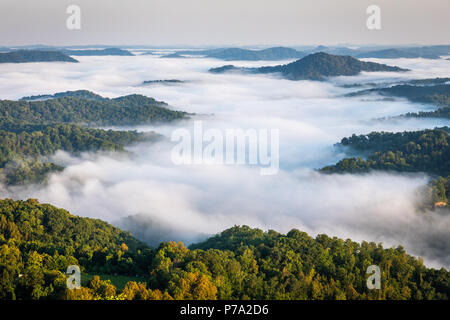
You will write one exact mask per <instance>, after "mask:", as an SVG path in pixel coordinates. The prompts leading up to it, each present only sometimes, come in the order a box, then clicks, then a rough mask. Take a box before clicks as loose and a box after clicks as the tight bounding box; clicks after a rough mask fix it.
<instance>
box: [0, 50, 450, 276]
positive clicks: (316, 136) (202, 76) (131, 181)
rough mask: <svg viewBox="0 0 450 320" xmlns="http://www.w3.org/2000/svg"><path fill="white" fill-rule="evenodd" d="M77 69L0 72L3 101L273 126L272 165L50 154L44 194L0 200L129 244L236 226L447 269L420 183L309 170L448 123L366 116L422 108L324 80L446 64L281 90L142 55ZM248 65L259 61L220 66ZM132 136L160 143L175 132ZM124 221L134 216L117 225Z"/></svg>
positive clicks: (140, 152) (152, 152)
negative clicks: (367, 246) (80, 101)
mask: <svg viewBox="0 0 450 320" xmlns="http://www.w3.org/2000/svg"><path fill="white" fill-rule="evenodd" d="M79 60H80V61H81V63H79V64H62V63H39V64H37V63H30V64H20V65H12V64H4V65H0V88H2V89H1V90H0V93H1V98H2V99H6V98H8V99H17V98H20V97H22V96H25V95H32V94H43V93H55V92H60V91H65V90H77V89H88V90H91V91H94V92H96V93H98V94H101V95H104V96H108V97H116V96H120V95H125V94H130V93H141V94H144V95H147V96H150V97H154V98H155V99H157V100H163V101H166V102H168V103H170V105H171V106H172V107H173V108H175V109H179V110H185V111H189V112H195V113H197V114H198V116H195V117H194V118H195V119H202V120H203V124H204V126H205V128H217V129H227V128H241V129H247V128H255V129H259V128H266V129H279V130H280V167H281V170H280V172H279V174H278V175H275V176H261V175H260V174H259V172H260V171H259V168H257V167H251V166H207V165H202V166H194V165H191V166H175V165H173V164H172V163H171V161H170V148H171V144H170V143H168V142H161V143H157V144H153V145H149V144H140V145H137V146H134V147H130V148H129V149H130V151H133V155H131V156H124V155H111V154H84V155H83V156H82V157H80V158H73V157H71V156H69V155H67V154H65V153H62V152H58V153H57V154H56V155H55V156H54V160H55V161H57V162H59V163H63V164H65V165H66V166H67V168H66V169H65V170H64V171H63V172H62V173H58V174H54V175H53V176H52V177H51V179H50V181H49V184H48V185H47V186H46V187H39V188H36V187H28V188H18V189H13V190H6V189H4V188H3V189H2V191H0V196H11V197H14V198H27V197H36V198H38V199H39V200H40V201H42V202H49V203H52V204H54V205H57V206H60V207H63V208H65V209H67V210H69V211H71V212H73V213H74V214H78V215H81V216H89V217H96V218H101V219H105V220H107V221H110V222H113V223H117V224H119V225H122V226H125V227H127V228H131V229H133V231H135V233H136V234H138V235H139V236H140V237H142V238H144V239H146V240H148V241H150V242H156V241H159V240H169V239H171V240H184V241H187V242H192V241H198V239H201V238H202V237H205V235H208V234H211V233H216V232H219V231H221V230H223V229H225V228H227V227H230V226H233V225H234V224H248V225H250V226H252V227H260V228H264V229H269V228H271V229H275V230H277V231H281V232H286V231H288V230H290V229H292V228H298V229H301V230H304V231H307V232H309V233H310V234H311V235H315V234H317V233H327V234H329V235H331V236H339V237H342V238H351V239H353V240H356V241H361V240H367V241H376V242H383V244H385V245H386V246H397V245H403V246H404V247H405V248H406V249H407V251H408V252H409V253H411V254H415V255H420V256H423V257H424V258H425V261H426V262H427V264H429V265H432V266H446V267H449V266H450V252H449V250H448V248H449V247H450V235H449V234H450V233H449V232H448V231H449V230H450V217H448V216H442V215H441V216H440V215H436V214H434V213H426V214H425V213H423V214H421V213H418V212H416V210H415V209H414V206H415V204H416V202H417V201H418V200H420V199H419V198H418V195H417V193H416V192H417V188H418V187H420V186H421V185H423V184H424V183H426V182H427V181H428V178H427V177H426V176H422V175H397V174H387V173H377V174H369V175H363V176H352V175H331V176H326V175H321V174H318V173H317V172H315V171H314V169H316V168H320V167H322V166H324V165H328V164H332V163H334V162H336V161H338V160H339V159H341V158H342V157H343V156H344V155H343V154H339V153H337V152H336V150H334V148H333V144H334V143H336V142H338V141H340V139H341V138H343V137H345V136H349V135H351V134H353V133H356V134H362V133H368V132H371V131H375V130H377V131H381V130H384V131H400V130H418V129H423V128H432V127H435V126H442V125H449V124H450V123H449V121H443V120H436V119H423V120H420V119H411V120H402V121H384V122H381V121H371V119H374V118H380V117H385V116H391V115H398V114H402V113H405V112H409V111H418V110H424V109H427V108H431V106H425V105H419V104H413V103H410V102H408V101H406V100H403V99H397V100H395V101H379V100H377V99H376V98H374V97H370V98H368V97H365V98H362V97H358V98H344V97H343V95H344V94H345V93H348V92H351V91H352V90H356V89H355V88H353V89H348V88H342V87H338V86H336V85H335V84H352V83H358V82H367V83H368V82H385V81H391V80H392V77H394V78H396V79H415V78H424V77H436V76H441V77H443V76H448V75H449V74H450V63H449V61H445V60H425V59H398V60H392V61H383V62H385V63H389V64H395V65H399V66H401V67H406V68H411V69H413V71H412V72H409V73H398V74H390V73H389V74H388V73H364V74H362V75H359V76H356V77H347V78H337V79H333V80H332V82H312V81H288V80H283V79H278V78H276V77H271V76H260V75H258V76H251V75H245V76H243V75H227V74H224V75H214V74H208V73H207V72H206V70H208V68H210V67H217V66H220V65H223V64H224V63H223V61H218V60H213V59H202V58H196V59H160V58H158V57H154V56H136V57H79ZM232 63H234V64H239V65H246V66H257V65H262V64H264V65H266V63H261V62H232ZM158 79H180V80H186V81H187V82H186V83H183V84H181V85H177V86H165V85H151V86H140V84H141V83H142V81H144V80H158ZM192 125H193V123H192V121H191V120H189V121H183V122H181V123H177V124H173V125H165V126H158V127H153V126H140V127H137V128H135V127H133V129H138V130H141V131H149V130H155V131H157V132H159V133H162V134H165V135H167V136H169V137H170V134H171V132H172V130H174V129H175V128H178V127H185V128H187V129H189V130H191V129H192ZM128 216H134V217H135V218H134V220H132V221H130V220H128V221H125V220H123V218H126V217H128Z"/></svg>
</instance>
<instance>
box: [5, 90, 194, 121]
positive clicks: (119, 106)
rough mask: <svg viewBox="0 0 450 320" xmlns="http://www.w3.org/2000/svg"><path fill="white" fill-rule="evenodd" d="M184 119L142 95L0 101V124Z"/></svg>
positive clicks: (176, 112)
mask: <svg viewBox="0 0 450 320" xmlns="http://www.w3.org/2000/svg"><path fill="white" fill-rule="evenodd" d="M185 117H186V113H185V112H180V111H173V110H170V109H167V104H165V103H164V102H160V101H156V100H155V99H152V98H148V97H145V96H142V95H136V94H134V95H129V96H125V97H119V98H115V99H103V100H92V99H84V98H77V97H71V96H66V97H61V98H57V99H49V100H45V101H31V102H28V101H10V100H0V125H1V126H3V125H8V124H9V123H16V122H25V123H36V124H42V123H80V124H83V123H85V124H89V125H137V124H148V123H154V122H165V121H172V120H177V119H182V118H185Z"/></svg>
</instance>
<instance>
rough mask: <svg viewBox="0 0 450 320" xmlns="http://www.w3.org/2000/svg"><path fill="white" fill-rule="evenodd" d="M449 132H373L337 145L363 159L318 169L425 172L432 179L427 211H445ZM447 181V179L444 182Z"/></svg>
mask: <svg viewBox="0 0 450 320" xmlns="http://www.w3.org/2000/svg"><path fill="white" fill-rule="evenodd" d="M449 132H450V128H448V127H443V128H436V129H433V130H431V129H429V130H422V131H412V132H398V133H391V132H372V133H370V134H368V135H359V136H357V135H352V136H351V137H349V138H343V139H342V140H341V142H340V143H339V144H338V145H337V147H338V148H344V149H345V151H346V152H347V153H357V154H360V155H362V156H364V155H365V156H366V159H363V158H362V157H361V156H358V157H351V158H345V159H343V160H341V161H339V162H338V163H336V164H335V165H331V166H326V167H324V168H322V169H320V171H321V172H323V173H366V172H369V171H373V170H383V171H397V172H425V173H427V174H430V175H431V176H433V177H435V180H433V181H431V182H430V184H429V185H428V186H426V187H425V188H424V190H423V192H424V193H425V194H426V198H427V199H428V200H426V202H427V203H426V204H425V205H426V207H436V206H439V207H445V206H447V203H448V197H450V184H449V181H450V176H449V175H450V146H449V143H450V136H449ZM443 177H447V178H443Z"/></svg>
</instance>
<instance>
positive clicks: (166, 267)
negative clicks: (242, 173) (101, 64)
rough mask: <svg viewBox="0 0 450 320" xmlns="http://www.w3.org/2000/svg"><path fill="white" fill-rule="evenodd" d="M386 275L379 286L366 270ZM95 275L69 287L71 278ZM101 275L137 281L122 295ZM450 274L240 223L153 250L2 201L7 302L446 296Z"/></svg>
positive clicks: (95, 226)
mask: <svg viewBox="0 0 450 320" xmlns="http://www.w3.org/2000/svg"><path fill="white" fill-rule="evenodd" d="M372 264H376V265H378V266H379V267H380V269H381V272H382V277H381V290H369V289H367V286H366V280H367V277H368V276H367V274H366V269H367V267H368V266H369V265H372ZM69 265H79V266H80V268H81V272H82V274H89V275H92V276H91V277H90V279H89V280H88V281H87V282H86V283H85V284H84V285H83V287H82V288H81V289H67V288H66V276H65V272H66V270H67V267H68V266H69ZM96 274H97V275H98V274H103V275H105V274H106V275H108V274H111V275H112V274H119V275H124V276H133V277H134V279H136V278H138V279H142V280H141V281H129V282H127V283H126V284H125V285H124V286H123V288H121V289H120V290H119V289H118V288H117V287H116V286H115V285H114V283H112V282H111V281H110V280H109V279H106V278H107V277H105V276H104V279H103V280H102V279H101V278H100V277H98V276H95V275H96ZM449 295H450V273H449V272H448V271H447V270H445V269H440V270H435V269H429V268H426V267H425V266H424V264H423V262H422V260H421V259H416V258H414V257H412V256H409V255H408V254H406V252H405V250H404V249H403V248H402V247H397V248H390V249H384V248H383V247H382V246H381V244H376V243H367V242H363V243H361V244H358V243H356V242H353V241H351V240H342V239H338V238H330V237H328V236H326V235H318V236H317V237H316V238H312V237H310V236H308V235H307V234H306V233H304V232H301V231H299V230H296V229H293V230H291V231H290V232H289V233H287V234H286V235H284V234H280V233H278V232H275V231H268V232H263V231H261V230H259V229H251V228H249V227H246V226H242V227H238V226H236V227H233V228H231V229H228V230H225V231H223V232H222V233H221V234H219V235H216V236H214V237H212V238H210V239H208V240H206V241H205V242H202V243H199V244H195V245H192V246H191V247H190V248H187V247H186V246H185V245H184V244H183V243H181V242H178V243H176V242H168V243H161V244H160V245H159V247H157V248H149V247H147V246H146V245H145V244H143V243H141V242H139V241H138V240H136V239H135V238H134V237H132V236H131V235H130V234H129V233H126V232H123V231H121V230H119V229H117V228H115V227H112V226H111V225H109V224H108V223H106V222H103V221H101V220H97V219H90V218H81V217H77V216H74V215H71V214H70V213H68V212H67V211H65V210H63V209H58V208H55V207H53V206H51V205H48V204H39V203H38V202H37V200H33V199H29V200H27V201H14V200H10V199H4V200H0V299H88V300H89V299H119V300H125V299H127V300H132V299H140V300H145V299H448V297H449Z"/></svg>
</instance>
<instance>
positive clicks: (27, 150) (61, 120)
mask: <svg viewBox="0 0 450 320" xmlns="http://www.w3.org/2000/svg"><path fill="white" fill-rule="evenodd" d="M28 99H29V100H38V101H26V100H28ZM42 99H44V100H42ZM185 117H187V114H186V113H185V112H181V111H173V110H170V109H168V108H167V104H166V103H164V102H160V101H156V100H155V99H152V98H148V97H145V96H141V95H128V96H124V97H118V98H115V99H108V98H103V97H101V96H99V95H97V94H95V93H93V92H90V91H87V90H78V91H67V92H61V93H56V94H54V95H41V96H31V97H25V98H23V100H21V101H10V100H0V142H1V144H0V182H1V183H4V184H6V185H22V184H27V183H42V182H45V181H46V180H47V177H48V174H49V173H51V172H55V171H60V170H63V168H62V167H61V166H59V165H56V164H54V163H51V162H48V161H49V160H48V158H46V157H47V156H51V155H53V154H54V153H55V152H56V151H57V150H63V151H67V152H69V153H71V154H75V155H76V154H79V153H80V152H85V151H92V152H96V151H119V152H120V151H124V150H125V149H124V147H125V146H127V145H129V144H133V143H137V142H143V141H155V140H156V139H159V138H160V136H159V135H157V134H154V133H146V134H144V133H137V132H135V131H112V130H108V131H106V130H101V129H89V128H86V127H84V126H83V125H88V126H101V125H137V124H149V123H152V124H155V123H158V122H168V121H173V120H177V119H183V118H185Z"/></svg>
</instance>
